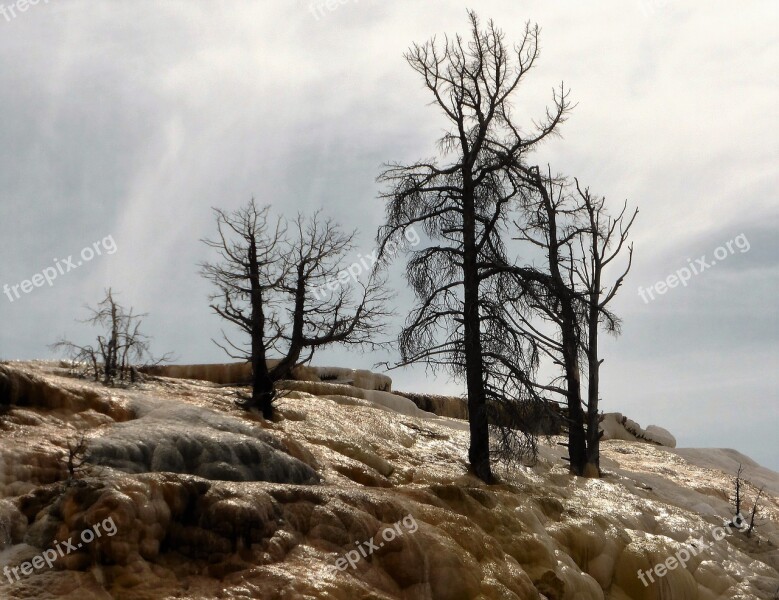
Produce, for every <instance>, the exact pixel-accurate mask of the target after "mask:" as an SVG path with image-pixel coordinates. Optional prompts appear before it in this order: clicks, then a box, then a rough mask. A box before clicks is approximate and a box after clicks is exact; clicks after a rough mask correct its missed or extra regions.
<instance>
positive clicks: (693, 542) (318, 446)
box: [0, 362, 779, 600]
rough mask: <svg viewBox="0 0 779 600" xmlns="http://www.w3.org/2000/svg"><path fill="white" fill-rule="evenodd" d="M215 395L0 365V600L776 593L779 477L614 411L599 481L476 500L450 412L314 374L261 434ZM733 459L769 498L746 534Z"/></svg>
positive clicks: (535, 479) (339, 373) (590, 598)
mask: <svg viewBox="0 0 779 600" xmlns="http://www.w3.org/2000/svg"><path fill="white" fill-rule="evenodd" d="M212 371H214V369H213V368H212ZM216 371H219V369H216ZM203 372H204V371H203V370H202V369H200V371H198V369H190V370H189V371H186V372H185V370H182V371H181V372H179V373H176V374H175V375H177V377H198V376H203ZM167 374H168V375H171V374H174V373H167ZM224 377H225V376H224V373H220V372H216V374H214V375H213V376H209V377H205V379H210V381H206V380H203V379H180V378H171V377H162V376H161V375H160V374H157V375H147V376H146V379H145V381H143V382H141V383H139V384H138V385H136V386H134V387H130V388H127V389H120V388H104V387H102V386H100V385H97V384H93V383H91V382H87V381H84V380H78V379H74V378H72V377H69V376H68V372H67V368H65V367H63V366H60V365H58V364H55V363H38V362H36V363H4V364H0V405H1V406H0V568H2V567H7V568H6V569H4V571H3V576H2V578H0V598H3V599H5V598H8V599H14V598H42V599H44V598H73V599H76V598H78V599H79V600H85V599H90V598H121V599H127V600H141V599H151V598H192V599H214V598H261V599H265V598H267V599H293V598H329V599H343V600H352V599H355V598H370V599H372V600H383V599H387V600H389V599H395V598H403V599H409V600H412V599H435V600H439V599H441V600H444V599H461V598H462V599H470V598H482V599H486V598H495V599H501V600H502V599H512V598H514V599H522V600H525V599H542V598H546V599H549V600H599V599H610V600H627V599H633V600H650V599H667V600H714V599H743V600H747V599H750V600H752V599H755V598H758V599H771V598H776V597H777V591H779V572H778V570H779V551H777V544H779V527H777V519H779V475H777V474H776V473H774V472H772V471H769V470H767V469H764V468H761V467H760V466H759V465H756V464H755V463H753V462H752V461H750V460H749V459H748V458H747V457H744V456H741V455H739V454H738V453H737V452H735V451H732V450H693V449H676V448H672V447H671V446H673V445H674V441H673V436H671V435H670V434H669V433H668V432H667V431H665V430H662V429H660V428H652V427H647V428H646V429H642V428H641V427H640V426H639V425H638V424H637V423H634V422H632V421H630V420H629V419H626V418H623V417H622V416H621V415H611V416H609V417H608V418H607V419H606V420H604V429H605V430H606V432H607V437H608V438H611V439H609V440H608V441H605V442H604V443H603V454H604V458H603V461H602V463H603V467H604V470H605V477H604V478H603V479H600V480H593V479H577V478H574V477H571V476H570V475H568V473H567V472H566V468H565V463H564V462H563V461H562V460H561V459H560V456H561V455H562V452H561V448H560V447H559V446H556V440H555V439H551V440H549V441H548V442H547V443H544V444H543V445H542V447H541V449H540V457H539V461H538V463H537V464H535V465H533V466H527V467H519V468H518V469H517V470H515V471H512V472H505V473H503V474H502V481H501V483H500V484H498V485H494V486H485V485H484V484H482V483H481V482H480V481H479V480H477V479H475V478H474V477H472V476H471V475H469V474H468V471H467V467H466V465H467V462H466V458H467V422H466V421H464V420H462V419H458V418H453V416H464V414H465V413H463V412H462V407H461V406H459V405H458V403H457V399H442V398H440V397H430V398H427V399H424V398H421V397H420V396H418V395H415V394H406V395H403V396H401V395H399V394H394V393H392V392H391V391H390V390H391V382H390V381H389V379H388V378H386V377H385V376H381V375H372V374H366V372H357V371H350V370H347V369H322V370H311V371H308V372H301V373H298V374H297V375H296V377H297V378H298V379H299V380H298V381H294V382H287V383H286V384H285V386H284V387H285V388H287V389H288V391H287V393H286V394H285V396H284V398H283V399H281V400H279V402H278V408H279V410H278V418H277V419H276V420H275V421H274V422H272V423H268V422H265V421H263V420H262V419H261V418H260V417H259V416H256V415H253V414H251V413H247V412H244V411H241V410H239V409H238V408H236V407H235V404H234V399H235V393H236V392H237V391H238V388H234V387H231V386H230V385H229V381H230V378H229V377H228V378H227V381H223V380H222V379H224ZM423 409H427V410H423ZM429 410H434V411H436V412H439V413H440V414H439V415H435V414H432V413H431V412H428V411H429ZM442 415H444V416H442ZM446 415H451V416H446ZM739 463H741V464H743V466H744V478H745V479H746V480H748V481H749V482H751V484H752V485H753V486H755V487H760V486H764V492H763V494H764V495H763V500H762V510H761V511H760V512H759V515H758V519H757V522H758V523H759V526H758V527H757V528H756V530H755V531H754V532H752V534H751V535H750V536H747V535H746V534H745V532H743V531H742V530H743V529H745V527H741V524H740V523H731V520H733V514H732V513H733V510H732V508H731V506H730V503H729V496H730V494H731V492H732V488H733V486H732V481H731V480H732V475H733V473H734V472H735V471H736V469H737V466H738V464H739ZM745 496H746V498H745V504H744V506H745V510H746V509H749V508H751V502H752V499H753V497H754V487H752V486H748V489H746V490H745ZM742 512H745V511H742ZM747 512H748V511H747ZM747 516H748V515H747ZM736 521H739V520H738V519H736ZM724 524H727V525H728V527H723V525H724ZM100 526H102V528H100ZM674 560H675V563H676V564H674ZM681 563H684V564H681ZM14 569H15V570H14ZM645 583H646V585H645Z"/></svg>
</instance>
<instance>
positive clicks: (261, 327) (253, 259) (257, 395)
mask: <svg viewBox="0 0 779 600" xmlns="http://www.w3.org/2000/svg"><path fill="white" fill-rule="evenodd" d="M249 282H250V286H251V304H252V317H251V330H252V405H253V406H254V407H256V408H259V409H260V410H261V411H262V416H263V418H265V419H268V420H270V419H272V418H273V398H274V396H275V393H274V390H273V381H272V380H271V378H270V376H269V375H268V363H267V361H266V359H265V343H264V342H265V313H264V311H263V306H262V304H263V301H262V288H261V287H260V268H259V265H258V263H257V246H256V241H255V240H254V239H252V240H251V242H250V243H249Z"/></svg>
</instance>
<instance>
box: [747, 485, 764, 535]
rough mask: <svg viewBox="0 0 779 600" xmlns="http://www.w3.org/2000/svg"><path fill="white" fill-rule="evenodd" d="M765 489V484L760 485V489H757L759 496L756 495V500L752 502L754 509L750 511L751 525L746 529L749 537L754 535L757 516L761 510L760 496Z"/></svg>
mask: <svg viewBox="0 0 779 600" xmlns="http://www.w3.org/2000/svg"><path fill="white" fill-rule="evenodd" d="M764 489H765V488H764V487H763V486H760V489H759V490H757V496H755V502H754V504H752V511H751V512H750V513H749V527H747V531H746V533H747V537H752V531H754V529H755V517H756V516H757V513H758V510H759V505H760V497H761V496H762V495H763V490H764Z"/></svg>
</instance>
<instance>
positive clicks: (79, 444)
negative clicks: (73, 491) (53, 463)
mask: <svg viewBox="0 0 779 600" xmlns="http://www.w3.org/2000/svg"><path fill="white" fill-rule="evenodd" d="M67 446H68V451H67V453H64V452H63V454H62V455H61V457H60V459H61V460H62V462H63V463H64V465H65V467H66V468H67V470H68V483H72V482H73V481H74V480H75V479H76V478H77V477H78V476H79V475H80V474H81V472H82V471H83V470H84V463H85V462H86V454H87V449H88V446H87V441H86V437H85V435H84V434H83V433H81V434H79V435H76V436H73V437H70V438H68V440H67Z"/></svg>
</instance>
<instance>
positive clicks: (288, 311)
mask: <svg viewBox="0 0 779 600" xmlns="http://www.w3.org/2000/svg"><path fill="white" fill-rule="evenodd" d="M269 211H270V207H269V206H265V207H262V208H259V207H258V206H257V205H256V203H255V201H254V200H251V202H249V204H247V205H246V206H244V207H242V208H240V209H238V210H236V211H234V212H232V213H226V212H224V211H222V210H219V209H215V210H214V213H215V215H216V221H217V230H218V237H217V238H216V239H214V240H203V241H204V243H205V244H206V245H207V246H209V247H210V248H214V249H216V250H217V252H218V254H219V256H220V259H221V260H220V261H219V262H217V263H203V264H202V265H201V273H202V275H203V276H204V277H206V278H207V279H208V280H209V281H211V282H212V283H213V284H214V285H215V287H216V288H217V292H216V293H214V294H213V295H212V296H211V308H212V309H213V310H214V312H215V313H216V314H218V315H219V316H220V317H222V318H223V319H225V320H226V321H228V322H230V323H232V324H233V325H235V326H236V327H237V328H238V329H239V330H240V331H241V332H242V333H244V334H245V335H246V336H247V337H248V341H246V342H244V343H236V342H233V341H231V340H230V339H229V338H228V336H227V335H226V334H225V333H224V332H223V334H222V335H223V338H224V343H219V342H215V343H217V345H218V346H219V347H220V348H222V350H224V351H225V352H226V353H227V354H228V356H230V357H231V358H234V359H239V360H247V361H250V362H251V364H252V374H253V375H252V397H251V401H250V403H249V406H252V407H256V408H259V409H260V410H261V411H262V413H263V416H264V417H265V418H266V419H270V418H272V416H273V400H274V398H275V391H274V383H275V382H276V381H279V380H281V379H285V378H288V377H289V375H290V373H291V371H292V369H293V368H294V367H295V366H297V365H299V364H303V363H306V362H309V361H310V360H311V358H312V357H313V355H314V353H315V352H316V351H317V350H319V349H321V348H324V347H326V346H328V345H332V344H342V345H347V346H349V345H351V346H360V345H365V344H367V345H370V344H371V343H372V339H373V337H374V336H375V335H376V334H378V333H379V332H380V331H381V330H382V328H383V323H384V319H385V317H387V316H388V315H389V312H388V311H387V310H386V308H385V301H386V300H387V294H386V292H385V291H384V288H383V281H382V280H380V279H379V278H378V277H377V276H376V275H375V274H374V273H372V274H371V275H370V277H369V278H368V281H367V283H365V284H362V283H360V282H358V281H357V282H355V283H354V284H351V283H350V282H349V281H348V280H349V278H350V275H349V273H348V272H347V271H346V269H345V267H346V265H345V264H344V263H345V259H346V258H347V257H348V255H349V253H350V252H351V251H352V249H353V247H354V245H353V241H354V236H355V235H356V232H351V233H345V232H343V231H342V230H341V228H340V227H339V226H338V225H337V224H336V223H334V222H333V221H332V220H330V219H325V218H324V217H322V215H321V214H320V213H319V212H316V213H314V214H313V215H312V216H311V217H310V218H305V217H303V216H302V215H298V216H297V218H296V219H294V220H293V221H292V222H291V223H285V222H284V221H283V220H282V219H280V218H279V219H277V220H276V221H275V222H274V223H270V222H269V218H268V215H269ZM269 359H276V362H275V363H274V364H269Z"/></svg>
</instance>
